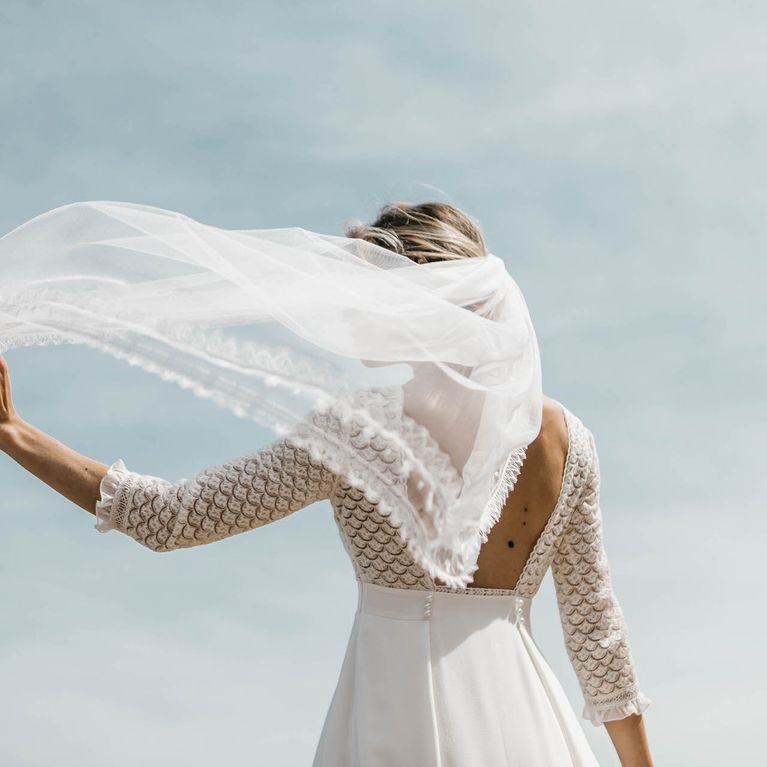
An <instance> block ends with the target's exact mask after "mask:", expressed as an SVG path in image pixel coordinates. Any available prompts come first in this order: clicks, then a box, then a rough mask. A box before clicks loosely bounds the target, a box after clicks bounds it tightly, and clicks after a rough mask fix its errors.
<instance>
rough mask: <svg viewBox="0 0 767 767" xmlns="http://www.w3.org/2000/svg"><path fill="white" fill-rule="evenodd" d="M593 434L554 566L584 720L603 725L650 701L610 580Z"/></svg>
mask: <svg viewBox="0 0 767 767" xmlns="http://www.w3.org/2000/svg"><path fill="white" fill-rule="evenodd" d="M588 435H589V439H588V446H589V450H588V453H589V454H588V457H587V460H588V461H590V470H589V471H588V473H587V475H586V481H585V483H584V486H583V489H582V491H581V497H580V499H579V501H578V503H577V504H576V506H575V507H574V509H573V512H572V516H571V518H570V520H569V521H568V524H567V527H566V529H565V531H564V533H563V535H562V538H561V539H560V540H559V542H558V547H557V551H556V553H555V555H554V558H553V560H552V565H551V568H552V575H553V577H554V585H555V589H556V594H557V602H558V606H559V615H560V619H561V623H562V630H563V633H564V638H565V645H566V647H567V654H568V656H569V658H570V662H571V663H572V665H573V668H574V670H575V673H576V675H577V677H578V681H579V683H580V686H581V690H582V692H583V696H584V700H585V704H584V708H583V718H584V719H588V720H590V721H591V722H592V724H594V725H599V724H602V723H603V722H606V721H610V720H613V719H623V718H624V717H626V716H629V715H630V714H641V713H642V712H643V711H644V710H645V709H646V708H647V706H649V705H650V703H651V700H650V698H648V697H647V696H645V695H644V694H643V693H642V691H641V690H640V689H639V683H638V680H637V675H636V668H635V665H634V661H633V658H632V655H631V650H630V647H629V641H628V629H627V626H626V621H625V618H624V616H623V612H622V611H621V607H620V604H619V602H618V599H617V597H616V596H615V593H614V591H613V587H612V583H611V579H610V570H609V566H608V561H607V555H606V553H605V547H604V542H603V538H602V513H601V510H600V503H599V458H598V455H597V451H596V445H595V444H594V437H593V435H592V434H591V432H590V431H589V433H588Z"/></svg>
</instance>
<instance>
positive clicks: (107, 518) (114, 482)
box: [94, 458, 131, 533]
mask: <svg viewBox="0 0 767 767" xmlns="http://www.w3.org/2000/svg"><path fill="white" fill-rule="evenodd" d="M130 473H131V472H130V471H129V470H128V468H127V467H126V466H125V463H124V461H123V459H122V458H118V459H117V460H116V461H115V462H114V463H113V464H112V465H111V466H110V467H109V468H108V469H107V473H106V474H105V475H104V476H103V478H102V480H101V483H100V484H99V499H98V500H97V501H96V507H95V514H96V524H95V525H94V527H95V528H96V530H98V531H99V532H100V533H106V532H108V531H109V530H122V529H123V526H122V517H123V514H124V511H125V505H126V504H125V499H126V496H125V494H124V493H122V494H119V493H118V490H119V488H120V485H121V484H122V483H123V481H124V480H125V479H127V477H128V475H129V474H130ZM116 496H119V498H118V503H117V504H115V497H116Z"/></svg>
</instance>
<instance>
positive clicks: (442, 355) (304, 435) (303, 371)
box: [0, 202, 542, 588]
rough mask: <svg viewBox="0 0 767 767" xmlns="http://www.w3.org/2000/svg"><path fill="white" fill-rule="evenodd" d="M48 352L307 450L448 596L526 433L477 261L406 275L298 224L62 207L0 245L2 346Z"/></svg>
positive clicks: (494, 293)
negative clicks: (135, 378)
mask: <svg viewBox="0 0 767 767" xmlns="http://www.w3.org/2000/svg"><path fill="white" fill-rule="evenodd" d="M46 344H86V345H88V346H91V347H93V348H95V349H98V350H100V351H102V352H106V353H107V354H110V355H112V356H114V357H117V358H119V359H121V360H124V361H125V362H126V363H128V364H131V365H139V366H141V367H142V368H143V369H145V370H147V371H150V372H152V373H155V374H157V375H159V376H161V377H162V378H163V379H165V380H168V381H172V382H174V383H176V384H177V385H180V386H182V387H185V388H189V389H191V390H192V391H193V392H194V393H195V394H197V395H198V396H201V397H206V398H210V399H211V400H213V401H215V402H216V403H218V404H219V405H221V406H224V407H226V408H228V409H229V410H231V411H232V412H233V413H235V414H236V415H238V416H240V417H243V418H247V419H251V420H252V421H254V422H256V423H258V424H259V425H261V426H264V427H267V428H268V429H270V430H271V432H272V433H273V434H274V435H275V437H276V438H280V439H289V440H291V441H293V442H295V443H297V444H298V445H300V446H302V447H305V448H306V449H307V450H308V451H310V452H311V454H312V456H313V458H314V459H315V460H320V461H322V462H324V463H325V464H326V465H327V466H328V467H329V468H330V469H332V470H333V471H334V472H336V473H338V474H339V475H343V477H344V480H345V481H346V482H348V483H349V484H352V485H354V486H356V487H357V488H359V489H360V490H361V491H362V492H364V493H365V494H366V495H367V496H368V497H369V498H370V499H371V500H372V501H374V502H376V503H378V504H379V508H380V509H381V511H382V513H384V514H386V515H388V516H389V518H390V521H391V522H392V524H393V525H395V526H397V527H399V528H400V532H401V534H402V536H403V538H404V539H405V541H406V543H407V545H408V548H409V550H410V551H411V553H412V554H413V556H414V558H415V559H416V561H417V562H418V563H419V564H421V565H422V567H424V569H425V570H426V571H427V572H429V573H430V574H431V575H432V576H433V577H435V578H439V579H440V580H442V581H443V582H444V583H446V584H447V585H449V586H453V587H458V588H462V587H465V586H467V585H468V584H469V583H470V582H471V577H472V573H473V572H474V571H475V569H476V560H477V556H478V552H479V546H480V544H481V543H482V541H483V540H485V539H486V535H487V532H488V531H489V529H490V527H491V526H492V524H493V523H494V522H495V521H496V519H497V517H498V514H499V512H500V505H501V503H502V500H503V497H504V493H505V492H507V491H508V489H509V476H510V474H509V467H510V466H511V465H513V463H514V461H515V460H518V459H519V456H520V455H521V454H523V453H524V450H525V447H526V446H527V445H528V444H529V443H530V442H531V441H532V440H533V439H534V438H535V437H536V436H537V434H538V432H539V430H540V424H541V409H542V391H541V369H540V357H539V351H538V344H537V340H536V336H535V332H534V329H533V325H532V322H531V320H530V316H529V312H528V309H527V306H526V303H525V300H524V297H523V295H522V293H521V291H520V290H519V288H518V286H517V284H516V283H515V281H514V280H513V279H512V277H511V275H510V274H509V273H508V271H507V269H506V266H505V264H504V262H503V260H502V259H501V258H499V257H498V256H496V255H494V254H492V253H488V254H487V255H486V256H484V257H477V258H458V259H453V260H445V261H436V262H430V263H426V264H419V263H416V262H415V261H413V260H411V259H409V258H407V257H406V256H402V255H398V254H396V253H394V252H392V251H390V250H387V249H384V248H382V247H380V246H378V245H375V244H373V243H370V242H367V241H365V240H362V239H358V238H353V237H343V236H336V235H328V234H319V233H317V232H312V231H309V230H307V229H302V228H298V227H292V228H281V229H255V230H229V229H222V228H219V227H215V226H210V225H206V224H202V223H200V222H198V221H195V220H193V219H191V218H189V217H187V216H184V215H181V214H180V213H176V212H173V211H168V210H163V209H160V208H155V207H150V206H147V205H138V204H131V203H121V202H79V203H74V204H71V205H65V206H63V207H60V208H56V209H54V210H51V211H48V212H47V213H44V214H42V215H40V216H37V217H36V218H33V219H32V220H30V221H28V222H26V223H24V224H22V225H21V226H19V227H18V228H16V229H14V230H13V231H11V232H9V233H8V234H6V235H5V236H4V237H2V238H0V353H2V352H4V351H6V350H9V349H12V348H16V347H20V346H26V345H46Z"/></svg>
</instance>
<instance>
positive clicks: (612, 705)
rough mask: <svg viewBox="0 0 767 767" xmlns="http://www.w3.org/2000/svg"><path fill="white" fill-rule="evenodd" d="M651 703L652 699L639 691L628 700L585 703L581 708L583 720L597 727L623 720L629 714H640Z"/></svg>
mask: <svg viewBox="0 0 767 767" xmlns="http://www.w3.org/2000/svg"><path fill="white" fill-rule="evenodd" d="M651 703H652V699H651V698H648V697H647V696H646V695H645V694H644V693H643V692H641V691H637V692H636V694H635V695H634V696H633V697H631V698H629V699H628V700H619V701H614V702H610V701H607V702H602V703H592V702H590V701H586V703H585V705H584V706H583V718H584V719H588V720H589V721H590V722H591V723H592V724H593V725H594V726H598V725H600V724H603V723H604V722H611V721H614V720H615V719H625V718H626V717H627V716H630V715H631V714H642V713H644V711H645V709H646V708H647V707H648V706H649V705H650V704H651Z"/></svg>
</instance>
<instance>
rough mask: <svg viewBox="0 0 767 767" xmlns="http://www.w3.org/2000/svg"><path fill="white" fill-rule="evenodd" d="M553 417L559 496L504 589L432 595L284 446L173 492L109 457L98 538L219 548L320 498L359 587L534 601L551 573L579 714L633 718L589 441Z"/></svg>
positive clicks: (293, 449) (507, 478)
mask: <svg viewBox="0 0 767 767" xmlns="http://www.w3.org/2000/svg"><path fill="white" fill-rule="evenodd" d="M562 408H563V411H564V414H565V419H566V422H567V428H568V433H569V448H568V453H567V459H566V461H565V469H564V474H563V482H562V487H561V490H560V494H559V498H558V500H557V503H556V505H555V508H554V509H553V511H552V513H551V515H550V517H549V519H548V521H547V523H546V526H545V528H544V530H543V532H542V533H541V535H540V536H539V538H538V540H537V542H536V544H535V546H534V548H533V551H532V553H531V554H530V557H529V558H528V560H527V562H526V563H525V566H524V568H523V570H522V573H521V575H520V576H519V579H518V581H517V583H516V585H515V587H514V588H513V589H485V588H471V587H469V588H467V589H451V588H448V587H446V586H441V585H437V584H436V583H435V581H434V579H433V578H432V577H431V576H430V575H429V574H428V573H427V572H425V571H424V570H423V569H422V568H421V567H420V566H419V565H418V564H417V563H416V562H415V561H414V559H413V557H412V556H411V554H410V552H409V550H408V548H407V545H406V543H405V541H404V539H403V538H402V536H401V535H400V534H399V532H398V526H397V525H395V524H393V522H392V520H391V519H390V518H388V517H386V516H384V515H383V514H382V513H381V512H380V510H379V507H378V506H377V505H376V504H375V503H373V502H371V501H370V500H368V498H367V497H366V496H365V495H364V494H363V493H362V492H361V491H360V490H358V489H357V488H355V487H354V486H353V485H351V484H348V483H347V482H346V481H345V479H344V478H343V477H340V476H338V475H337V474H334V473H333V472H331V471H330V470H328V469H327V468H325V467H324V465H323V464H322V463H321V462H320V461H318V460H315V459H313V458H312V457H311V456H310V455H309V453H308V452H307V451H305V450H304V449H303V448H301V447H298V446H297V445H296V444H295V443H293V442H292V441H291V440H290V437H285V438H283V439H280V440H278V441H276V442H273V443H272V444H270V445H268V446H267V447H265V448H263V449H261V450H258V451H256V452H253V453H250V454H248V455H245V456H242V457H240V458H237V459H235V460H233V461H229V462H226V463H222V464H219V465H217V466H212V467H210V468H207V469H203V470H202V471H200V472H198V473H197V474H195V475H194V476H193V477H192V478H191V479H181V480H179V481H177V482H175V483H171V482H168V481H167V480H164V479H162V478H160V477H155V476H152V475H147V474H139V473H136V472H133V471H130V470H129V469H127V467H126V466H125V464H124V462H123V461H122V460H121V459H118V460H117V461H115V463H113V464H112V465H111V466H110V467H109V470H108V471H107V474H106V475H105V476H104V478H103V480H102V482H101V488H100V489H101V494H100V498H99V500H98V502H97V504H96V509H95V512H96V529H97V530H99V531H101V532H106V531H108V530H112V529H116V530H118V531H120V532H122V533H125V534H126V535H128V536H130V537H131V538H133V539H134V540H135V541H137V542H138V543H140V544H141V545H143V546H146V547H147V548H150V549H152V550H153V551H158V552H166V551H171V550H174V549H180V548H188V547H191V546H200V545H204V544H207V543H212V542H214V541H218V540H221V539H223V538H228V537H230V536H233V535H236V534H238V533H242V532H246V531H248V530H252V529H254V528H257V527H260V526H262V525H265V524H269V523H270V522H274V521H277V520H279V519H281V518H283V517H286V516H288V515H289V514H292V513H293V512H295V511H298V510H299V509H302V508H304V507H306V506H309V505H310V504H312V503H314V502H316V501H322V500H325V499H329V500H330V503H331V505H332V508H333V514H334V519H335V522H336V524H337V527H338V531H339V534H340V536H341V540H342V542H343V545H344V548H345V550H346V551H347V553H348V555H349V557H350V558H351V561H352V564H353V567H354V571H355V574H356V576H357V578H359V579H360V580H361V581H364V582H367V583H373V584H378V585H382V586H391V587H397V588H404V589H421V590H430V591H454V592H457V593H465V594H469V595H477V594H488V593H492V594H504V593H505V594H513V595H517V596H523V597H527V598H532V597H534V596H535V595H536V593H537V592H538V590H539V588H540V585H541V582H542V581H543V578H544V576H545V575H546V572H547V571H548V569H549V567H551V570H552V575H553V577H554V584H555V589H556V594H557V601H558V606H559V614H560V618H561V623H562V630H563V633H564V638H565V644H566V648H567V653H568V656H569V658H570V661H571V663H572V665H573V668H574V670H575V673H576V675H577V678H578V681H579V683H580V686H581V690H582V692H583V696H584V701H585V704H584V709H583V716H584V717H585V718H587V719H589V720H590V721H591V722H592V723H594V724H600V723H602V722H604V721H609V720H612V719H621V718H623V717H625V716H628V715H629V714H632V713H642V711H644V709H645V708H646V707H647V706H648V705H649V704H650V702H651V701H650V699H649V698H647V697H646V696H645V695H644V694H643V693H642V692H641V690H640V689H639V684H638V681H637V675H636V669H635V664H634V661H633V658H632V656H631V652H630V648H629V643H628V631H627V626H626V621H625V619H624V616H623V613H622V611H621V608H620V605H619V603H618V600H617V598H616V596H615V594H614V591H613V588H612V583H611V579H610V572H609V566H608V562H607V557H606V554H605V549H604V545H603V538H602V517H601V511H600V506H599V462H598V457H597V452H596V447H595V444H594V438H593V435H592V434H591V432H590V431H589V430H588V429H587V428H586V427H585V426H584V425H583V423H582V422H581V420H580V419H579V418H578V417H577V416H575V415H573V414H572V413H571V412H570V411H569V410H568V409H567V408H565V407H564V406H562ZM371 444H373V443H371ZM367 448H370V445H368V446H367ZM523 458H524V451H522V452H521V453H519V454H516V455H515V454H513V455H512V456H510V457H509V460H508V461H507V465H506V467H505V469H504V476H502V477H500V478H499V483H498V487H497V488H496V492H495V493H494V496H493V497H492V498H491V499H489V500H488V514H489V515H490V516H497V513H498V511H499V510H500V508H501V507H502V506H503V503H504V502H505V500H506V497H507V495H508V493H509V492H510V491H511V489H512V488H513V485H514V481H515V480H516V477H517V476H518V474H519V471H520V468H521V463H522V460H523Z"/></svg>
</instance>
